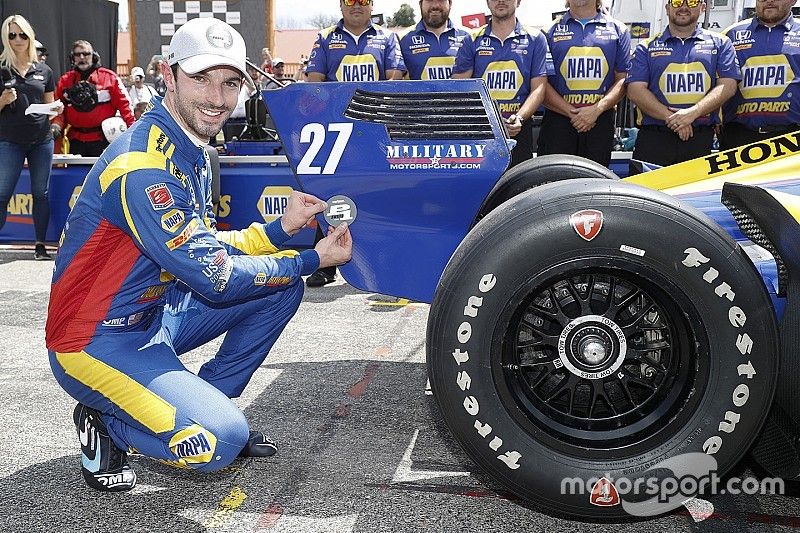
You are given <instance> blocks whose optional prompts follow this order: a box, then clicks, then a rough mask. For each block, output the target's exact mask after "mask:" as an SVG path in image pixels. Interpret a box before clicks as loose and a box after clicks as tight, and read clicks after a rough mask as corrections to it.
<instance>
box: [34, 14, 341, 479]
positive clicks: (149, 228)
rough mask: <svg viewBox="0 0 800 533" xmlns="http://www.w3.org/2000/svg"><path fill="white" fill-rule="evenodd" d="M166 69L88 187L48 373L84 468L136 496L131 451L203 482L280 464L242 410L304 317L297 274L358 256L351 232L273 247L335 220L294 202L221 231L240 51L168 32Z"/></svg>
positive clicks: (74, 221) (61, 281) (237, 41)
mask: <svg viewBox="0 0 800 533" xmlns="http://www.w3.org/2000/svg"><path fill="white" fill-rule="evenodd" d="M226 45H227V46H226ZM168 57H169V61H170V66H167V65H163V66H162V68H163V74H164V76H165V79H166V82H167V86H168V88H169V90H168V91H167V96H166V97H165V98H164V99H163V100H162V99H160V98H158V99H155V100H154V101H153V102H152V103H151V105H152V106H153V107H152V109H151V110H150V111H148V112H147V113H146V115H147V116H145V117H143V118H142V121H141V122H139V123H137V124H136V126H135V127H133V128H131V129H129V130H128V131H126V132H125V133H123V134H122V137H120V138H119V139H118V140H117V141H116V142H114V143H113V144H112V145H111V147H109V149H108V151H107V152H106V154H107V157H103V158H101V159H100V160H99V161H98V162H97V164H96V165H95V166H94V167H93V168H92V170H91V171H90V172H89V174H88V175H87V176H86V181H85V183H84V186H83V190H82V191H81V194H80V196H79V197H78V200H77V201H76V203H75V207H74V208H73V210H72V212H71V213H70V215H69V218H68V221H67V227H66V229H65V231H64V237H63V245H62V247H61V250H62V252H61V253H59V255H58V258H57V261H56V270H55V272H54V274H53V284H52V288H51V291H50V307H49V310H48V313H47V324H46V326H45V335H46V341H47V348H48V354H49V360H50V367H51V369H52V371H53V374H54V376H55V378H56V380H57V381H58V383H59V384H60V385H61V386H62V387H63V388H64V389H65V390H66V391H67V392H68V393H69V394H70V395H71V396H72V397H73V398H75V399H76V400H77V401H78V402H80V403H78V404H77V405H76V407H75V409H74V411H73V421H74V422H75V427H76V429H77V430H78V433H79V435H80V436H81V437H83V438H81V439H80V441H81V442H80V448H81V452H82V461H81V471H82V475H83V478H84V480H85V481H86V483H87V484H88V485H89V486H90V487H92V488H94V489H96V490H100V491H124V490H130V489H132V488H134V486H135V485H136V474H135V472H134V471H133V470H132V469H131V467H130V465H128V462H127V454H128V452H129V451H131V450H136V451H138V452H139V453H141V454H143V455H145V456H147V457H152V458H154V459H157V460H159V461H162V462H164V463H168V464H171V465H174V466H176V467H179V468H184V469H189V470H194V471H197V472H213V471H219V470H220V469H222V468H224V467H226V466H227V465H229V464H230V463H232V462H233V461H234V460H235V459H236V458H237V457H267V456H271V455H273V454H274V453H275V452H276V451H277V446H276V444H275V443H274V442H272V441H271V440H270V439H269V438H268V437H267V436H266V435H264V434H263V433H261V432H260V431H253V430H251V429H250V426H249V423H248V421H247V419H246V418H245V416H244V413H242V411H241V410H240V409H239V408H238V407H237V406H236V404H235V403H234V402H233V401H232V400H231V398H236V397H238V396H240V395H241V394H242V391H243V390H244V388H245V387H246V386H247V383H248V382H249V381H250V378H251V377H252V375H253V373H254V372H255V371H256V370H257V369H258V368H259V366H261V364H262V363H263V361H264V359H265V358H266V356H267V354H268V353H269V351H270V349H271V348H272V346H273V345H274V343H275V342H276V341H277V340H278V337H279V336H280V335H281V332H282V331H283V329H284V328H285V327H286V325H287V324H288V322H289V321H290V320H291V318H292V316H293V315H294V314H295V312H296V311H297V309H298V307H299V306H300V301H301V299H302V296H303V284H302V278H301V277H300V276H301V275H302V274H307V273H309V272H311V271H313V270H314V269H315V268H316V267H317V266H318V265H326V264H327V265H332V264H333V265H337V264H342V263H344V262H346V261H348V260H349V259H350V255H351V253H352V241H351V238H350V233H349V230H348V228H347V225H346V224H342V225H340V226H339V227H338V228H336V230H335V231H334V232H333V233H332V234H331V235H329V236H328V237H327V238H326V239H324V240H323V241H322V242H321V243H319V245H317V247H316V248H315V249H313V250H305V251H302V252H300V253H297V252H294V251H288V250H287V251H283V252H280V251H278V248H277V247H278V246H280V245H281V244H282V243H284V242H286V241H287V240H288V239H289V237H290V236H291V235H294V234H295V233H297V232H298V231H299V230H300V229H301V228H302V227H304V226H305V225H306V224H307V223H308V221H309V219H312V218H313V217H314V216H315V215H317V214H318V213H321V212H322V211H323V210H324V208H325V202H323V201H321V200H319V199H318V198H315V197H313V196H311V195H308V194H304V193H300V192H296V191H295V192H293V193H292V194H291V196H290V197H289V201H288V205H287V207H286V210H285V212H284V214H283V216H282V217H281V218H280V219H278V220H276V221H274V222H272V223H270V224H256V223H253V224H251V225H250V226H249V227H248V228H247V229H244V230H238V231H237V230H234V231H217V228H216V222H215V220H214V213H213V208H212V203H211V201H212V200H211V183H210V180H211V172H212V171H211V168H210V167H211V163H210V162H209V159H208V155H207V153H206V151H205V150H204V149H203V146H204V145H205V144H206V143H208V141H209V139H210V138H213V137H215V136H216V135H217V133H218V132H219V130H220V128H221V127H222V125H223V123H224V122H225V119H226V118H227V117H228V114H229V113H230V111H231V109H233V106H234V105H235V102H236V98H237V94H238V92H239V89H240V85H241V84H242V79H243V78H245V79H246V78H247V73H246V68H245V43H244V39H243V38H242V36H241V35H240V34H239V33H238V32H237V31H236V30H235V29H233V28H231V27H230V26H229V25H227V24H226V23H224V22H222V21H220V20H217V19H214V18H196V19H192V20H190V21H189V22H187V23H186V24H184V25H182V26H181V27H180V28H179V29H178V30H177V31H176V32H175V35H173V36H172V41H171V42H170V48H169V56H168ZM201 106H202V107H201ZM210 106H213V110H214V111H213V112H209V113H206V112H204V111H211V110H212V107H210ZM152 139H158V142H152ZM134 154H135V155H136V157H129V156H131V155H134ZM167 154H169V156H167ZM222 334H225V339H224V340H223V342H222V345H221V346H220V347H219V350H218V352H217V353H216V355H215V356H214V357H213V358H212V359H211V360H209V361H208V362H206V363H205V364H204V365H203V366H202V367H201V368H200V370H199V372H197V374H195V373H192V372H189V371H187V370H186V368H185V367H184V366H183V364H181V361H180V360H179V359H178V356H179V355H181V354H183V353H185V352H187V351H189V350H192V349H194V348H195V347H198V346H202V345H204V344H206V343H208V342H209V341H211V340H213V339H215V338H217V337H218V336H220V335H222ZM87 435H90V436H91V437H90V438H86V437H87ZM200 482H202V481H201V480H200Z"/></svg>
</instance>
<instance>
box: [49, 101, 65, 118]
mask: <svg viewBox="0 0 800 533" xmlns="http://www.w3.org/2000/svg"><path fill="white" fill-rule="evenodd" d="M50 109H52V110H53V111H55V112H56V113H57V114H59V115H60V114H61V113H63V112H64V102H62V101H61V100H56V101H55V102H53V103H51V104H50Z"/></svg>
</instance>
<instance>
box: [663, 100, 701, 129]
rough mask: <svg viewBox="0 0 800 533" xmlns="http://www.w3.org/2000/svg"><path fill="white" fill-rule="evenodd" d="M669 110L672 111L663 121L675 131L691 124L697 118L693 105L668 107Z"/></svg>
mask: <svg viewBox="0 0 800 533" xmlns="http://www.w3.org/2000/svg"><path fill="white" fill-rule="evenodd" d="M669 110H670V111H672V112H673V113H672V114H671V115H670V116H668V117H667V119H666V120H665V121H664V123H665V124H666V125H667V127H668V128H669V129H671V130H672V131H674V132H675V133H677V132H678V130H680V129H681V128H683V127H685V126H691V125H692V123H693V122H694V121H695V120H697V118H698V117H697V112H696V110H695V107H694V106H692V107H687V108H686V109H675V108H673V107H670V108H669Z"/></svg>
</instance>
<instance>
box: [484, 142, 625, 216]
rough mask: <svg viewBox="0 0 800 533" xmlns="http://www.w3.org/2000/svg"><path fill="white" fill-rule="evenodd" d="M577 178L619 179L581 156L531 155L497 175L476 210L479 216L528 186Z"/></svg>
mask: <svg viewBox="0 0 800 533" xmlns="http://www.w3.org/2000/svg"><path fill="white" fill-rule="evenodd" d="M577 178H601V179H609V180H617V179H619V178H618V177H617V175H616V174H614V173H613V172H611V170H610V169H608V168H606V167H604V166H603V165H601V164H600V163H596V162H594V161H592V160H590V159H586V158H583V157H578V156H564V155H543V156H541V157H534V158H533V159H529V160H527V161H525V162H524V163H520V164H519V165H516V166H514V167H511V168H510V169H508V170H506V171H505V173H504V174H503V175H502V176H500V179H499V180H497V183H496V184H495V186H494V187H493V188H492V190H491V191H490V192H489V194H488V195H486V200H485V201H484V202H483V205H482V206H481V208H480V210H479V215H478V219H480V218H482V217H484V216H486V215H487V214H488V213H489V212H491V211H493V210H494V209H495V208H496V207H497V206H499V205H500V204H502V203H503V202H505V201H507V200H510V199H511V198H513V197H515V196H517V195H518V194H521V193H523V192H525V191H527V190H528V189H532V188H534V187H538V186H540V185H544V184H545V183H553V182H556V181H564V180H572V179H577Z"/></svg>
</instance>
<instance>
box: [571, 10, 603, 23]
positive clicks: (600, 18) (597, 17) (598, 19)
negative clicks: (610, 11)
mask: <svg viewBox="0 0 800 533" xmlns="http://www.w3.org/2000/svg"><path fill="white" fill-rule="evenodd" d="M570 20H578V19H576V18H575V17H574V16H572V11H570V10H569V9H568V10H567V12H566V13H564V18H562V19H561V22H562V23H564V24H566V23H567V21H570ZM591 22H597V23H599V24H606V23H607V22H608V19H607V18H606V16H605V15H604V14H603V13H602V12H600V11H598V12H597V13H596V14H595V16H594V17H592V18H591V19H590V20H589V22H587V24H589V23H591Z"/></svg>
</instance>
